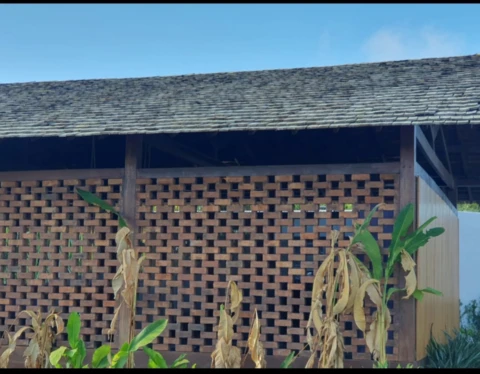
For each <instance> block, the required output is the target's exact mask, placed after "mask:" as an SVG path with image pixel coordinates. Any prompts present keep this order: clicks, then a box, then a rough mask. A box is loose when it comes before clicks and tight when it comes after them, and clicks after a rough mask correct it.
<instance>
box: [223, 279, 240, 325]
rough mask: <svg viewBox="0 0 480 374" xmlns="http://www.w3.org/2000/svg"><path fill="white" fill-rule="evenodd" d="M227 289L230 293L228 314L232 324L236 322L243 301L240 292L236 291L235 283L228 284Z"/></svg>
mask: <svg viewBox="0 0 480 374" xmlns="http://www.w3.org/2000/svg"><path fill="white" fill-rule="evenodd" d="M227 288H228V289H229V291H230V313H231V314H232V323H235V322H237V319H238V317H239V313H238V312H239V311H240V304H241V302H242V300H243V294H242V291H241V290H239V289H238V287H237V284H236V283H235V282H232V281H230V282H228V286H227Z"/></svg>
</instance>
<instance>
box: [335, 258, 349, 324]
mask: <svg viewBox="0 0 480 374" xmlns="http://www.w3.org/2000/svg"><path fill="white" fill-rule="evenodd" d="M338 255H339V257H340V264H339V270H337V272H338V273H337V274H338V276H339V277H340V276H341V277H342V279H343V287H342V291H341V296H340V298H339V299H338V301H337V303H336V304H335V306H334V307H333V315H334V316H335V315H337V314H340V313H342V312H343V311H344V310H345V308H346V306H347V303H348V298H349V296H350V279H349V276H348V275H349V274H348V265H347V257H346V254H345V251H339V252H338Z"/></svg>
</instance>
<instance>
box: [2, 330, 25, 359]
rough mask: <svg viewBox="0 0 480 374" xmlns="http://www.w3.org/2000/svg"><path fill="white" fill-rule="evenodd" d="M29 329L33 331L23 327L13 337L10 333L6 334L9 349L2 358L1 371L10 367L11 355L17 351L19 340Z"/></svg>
mask: <svg viewBox="0 0 480 374" xmlns="http://www.w3.org/2000/svg"><path fill="white" fill-rule="evenodd" d="M29 329H31V327H30V326H26V327H22V328H21V329H20V330H18V331H17V332H16V333H15V334H14V335H13V337H12V336H11V335H10V334H9V333H8V332H7V333H6V334H7V338H8V347H7V349H5V351H4V352H3V353H2V355H1V356H0V368H1V369H6V368H7V367H8V363H9V361H10V355H11V354H12V353H13V352H14V351H15V348H16V347H17V340H18V338H19V337H20V335H22V334H23V333H24V332H25V331H27V330H29Z"/></svg>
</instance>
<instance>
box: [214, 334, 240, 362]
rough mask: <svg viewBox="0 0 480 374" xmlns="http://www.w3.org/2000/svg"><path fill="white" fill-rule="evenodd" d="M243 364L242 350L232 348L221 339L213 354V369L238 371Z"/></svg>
mask: <svg viewBox="0 0 480 374" xmlns="http://www.w3.org/2000/svg"><path fill="white" fill-rule="evenodd" d="M241 362H242V357H241V352H240V349H238V348H237V347H232V346H230V345H229V344H227V343H226V342H225V340H224V339H219V340H218V342H217V344H216V346H215V350H214V351H213V353H212V367H213V368H215V369H238V368H240V366H241Z"/></svg>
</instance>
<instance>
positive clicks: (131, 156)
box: [116, 135, 142, 347]
mask: <svg viewBox="0 0 480 374" xmlns="http://www.w3.org/2000/svg"><path fill="white" fill-rule="evenodd" d="M125 147H126V148H125V173H124V177H123V188H122V215H123V217H124V218H125V220H126V221H127V224H128V226H129V227H130V229H131V230H132V231H133V232H132V235H131V239H132V242H133V243H135V238H134V236H135V232H134V231H135V230H136V228H137V226H136V219H135V216H136V205H137V204H136V183H137V170H138V168H139V166H140V165H141V161H142V157H141V155H142V136H141V135H127V137H126V144H125ZM118 301H120V297H119V300H118ZM117 305H118V304H117ZM117 331H118V334H117V337H118V339H117V340H116V342H117V346H118V347H120V346H121V345H122V344H123V343H125V342H128V341H129V332H130V312H129V309H128V308H127V307H126V305H125V304H123V305H122V307H121V309H120V312H119V317H118V330H117Z"/></svg>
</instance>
